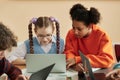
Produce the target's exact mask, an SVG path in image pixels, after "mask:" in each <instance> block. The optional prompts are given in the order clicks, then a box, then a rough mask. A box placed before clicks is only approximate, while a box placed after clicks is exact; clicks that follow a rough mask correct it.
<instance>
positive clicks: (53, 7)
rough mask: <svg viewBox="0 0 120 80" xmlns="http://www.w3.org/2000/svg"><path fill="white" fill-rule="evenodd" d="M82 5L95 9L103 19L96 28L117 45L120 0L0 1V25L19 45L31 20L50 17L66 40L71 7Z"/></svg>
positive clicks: (119, 26) (24, 37) (26, 33)
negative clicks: (16, 39) (53, 19)
mask: <svg viewBox="0 0 120 80" xmlns="http://www.w3.org/2000/svg"><path fill="white" fill-rule="evenodd" d="M76 3H81V4H83V5H84V6H85V7H88V8H90V7H96V8H97V9H98V10H99V12H100V13H101V16H102V19H101V22H100V24H98V25H99V26H101V27H102V29H104V30H105V31H106V32H107V33H108V34H109V36H110V37H111V39H112V41H113V42H114V43H117V42H120V0H0V22H2V23H4V24H5V25H7V26H8V27H9V28H10V29H11V30H12V31H13V32H14V33H15V34H16V35H17V36H18V40H19V42H22V41H24V40H26V39H28V23H29V20H30V19H31V18H33V17H39V16H53V17H56V18H57V19H58V20H59V22H60V26H61V28H60V30H61V37H62V38H64V39H65V36H66V34H67V31H68V30H69V29H70V28H72V27H71V19H70V15H69V10H70V8H71V7H72V6H73V5H74V4H76Z"/></svg>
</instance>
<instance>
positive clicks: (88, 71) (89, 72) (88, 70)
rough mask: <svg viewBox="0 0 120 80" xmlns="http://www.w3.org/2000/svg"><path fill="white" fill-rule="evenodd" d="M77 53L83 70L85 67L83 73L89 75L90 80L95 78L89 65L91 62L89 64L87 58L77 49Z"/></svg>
mask: <svg viewBox="0 0 120 80" xmlns="http://www.w3.org/2000/svg"><path fill="white" fill-rule="evenodd" d="M79 55H80V57H81V59H82V63H83V67H84V69H85V70H86V69H87V71H85V75H88V76H89V77H90V80H95V77H94V74H93V72H92V67H91V64H90V62H89V60H88V58H87V57H86V56H85V55H84V54H83V53H82V52H81V51H79ZM86 80H87V78H86Z"/></svg>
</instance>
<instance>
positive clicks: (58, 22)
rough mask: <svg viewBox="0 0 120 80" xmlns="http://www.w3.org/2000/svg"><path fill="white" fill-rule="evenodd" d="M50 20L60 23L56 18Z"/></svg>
mask: <svg viewBox="0 0 120 80" xmlns="http://www.w3.org/2000/svg"><path fill="white" fill-rule="evenodd" d="M50 20H51V21H53V22H57V23H59V22H58V20H57V19H56V18H54V17H50Z"/></svg>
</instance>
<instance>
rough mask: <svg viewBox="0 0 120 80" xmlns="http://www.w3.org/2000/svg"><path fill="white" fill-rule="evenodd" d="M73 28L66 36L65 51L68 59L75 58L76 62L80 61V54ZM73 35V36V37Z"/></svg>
mask: <svg viewBox="0 0 120 80" xmlns="http://www.w3.org/2000/svg"><path fill="white" fill-rule="evenodd" d="M73 35H74V34H72V30H70V31H69V32H68V34H67V36H66V44H65V50H64V53H65V54H66V58H67V59H71V58H75V59H76V63H78V62H80V56H79V55H78V49H77V45H75V46H74V44H77V41H76V40H75V39H76V37H74V36H73ZM71 37H72V38H71Z"/></svg>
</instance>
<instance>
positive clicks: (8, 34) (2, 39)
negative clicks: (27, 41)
mask: <svg viewBox="0 0 120 80" xmlns="http://www.w3.org/2000/svg"><path fill="white" fill-rule="evenodd" d="M12 46H17V37H16V36H15V35H14V34H13V33H12V31H11V30H10V29H9V28H7V27H6V26H5V25H4V24H2V23H0V51H2V50H6V49H8V48H11V47H12Z"/></svg>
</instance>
